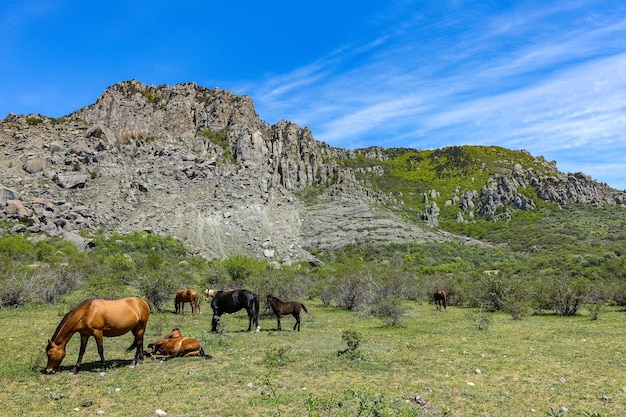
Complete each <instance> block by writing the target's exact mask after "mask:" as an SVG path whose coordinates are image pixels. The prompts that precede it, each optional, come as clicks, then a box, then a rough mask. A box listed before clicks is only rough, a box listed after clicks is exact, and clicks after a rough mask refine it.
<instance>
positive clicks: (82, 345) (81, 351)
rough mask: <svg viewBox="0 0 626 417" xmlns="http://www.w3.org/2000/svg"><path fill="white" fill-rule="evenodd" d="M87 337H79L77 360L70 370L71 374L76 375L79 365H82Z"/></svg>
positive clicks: (82, 335)
mask: <svg viewBox="0 0 626 417" xmlns="http://www.w3.org/2000/svg"><path fill="white" fill-rule="evenodd" d="M89 337H90V336H89V335H84V334H81V335H80V349H79V350H78V359H77V360H76V365H74V368H72V371H71V373H73V374H77V373H78V369H79V368H80V365H81V364H82V363H83V355H84V354H85V349H87V341H88V340H89Z"/></svg>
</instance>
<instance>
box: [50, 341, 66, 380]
mask: <svg viewBox="0 0 626 417" xmlns="http://www.w3.org/2000/svg"><path fill="white" fill-rule="evenodd" d="M65 354H66V352H65V346H63V345H62V344H61V343H54V342H53V341H52V340H48V346H47V347H46V355H48V364H47V365H46V373H47V374H55V373H57V372H58V371H59V366H60V365H61V361H63V358H65Z"/></svg>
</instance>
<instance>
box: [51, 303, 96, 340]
mask: <svg viewBox="0 0 626 417" xmlns="http://www.w3.org/2000/svg"><path fill="white" fill-rule="evenodd" d="M91 300H93V298H88V299H86V300H85V301H82V302H80V303H78V304H76V305H75V306H74V307H72V308H71V309H70V311H68V312H67V313H65V316H63V318H62V319H61V323H59V325H58V326H57V328H56V330H55V331H54V334H53V335H52V339H50V340H55V339H56V338H57V336H58V335H59V333H60V332H61V329H62V328H63V326H65V324H66V323H67V320H68V319H69V318H70V316H71V315H72V313H73V312H74V311H76V310H77V309H79V308H80V307H82V306H84V305H85V304H87V303H89V302H91Z"/></svg>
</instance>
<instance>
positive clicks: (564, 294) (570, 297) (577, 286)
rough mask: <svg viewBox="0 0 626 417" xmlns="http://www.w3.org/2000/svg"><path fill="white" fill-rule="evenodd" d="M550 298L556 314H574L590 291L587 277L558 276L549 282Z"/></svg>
mask: <svg viewBox="0 0 626 417" xmlns="http://www.w3.org/2000/svg"><path fill="white" fill-rule="evenodd" d="M547 290H548V298H549V301H550V305H551V307H552V310H553V311H554V313H555V314H557V315H559V316H573V315H575V314H576V313H577V312H578V310H579V309H580V308H581V307H582V306H583V305H584V303H585V300H587V298H588V295H589V292H590V283H589V281H588V280H587V279H586V278H576V279H571V278H566V277H564V276H560V277H557V278H556V279H553V280H552V281H550V282H549V283H548V286H547Z"/></svg>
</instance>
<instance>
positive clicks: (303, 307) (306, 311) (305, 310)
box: [300, 303, 309, 313]
mask: <svg viewBox="0 0 626 417" xmlns="http://www.w3.org/2000/svg"><path fill="white" fill-rule="evenodd" d="M300 305H301V306H302V309H303V310H304V312H305V313H308V312H309V310H307V309H306V307H305V306H304V304H302V303H300Z"/></svg>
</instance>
